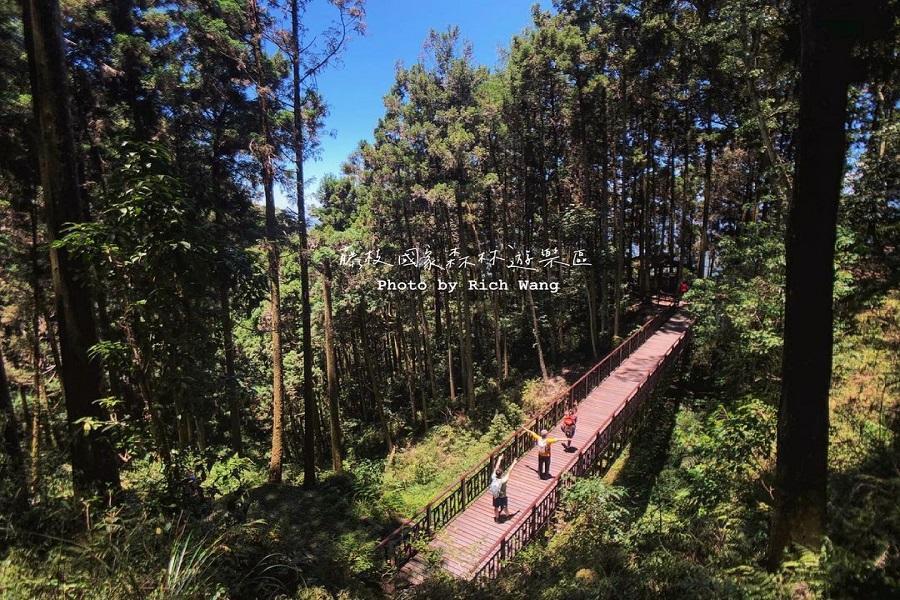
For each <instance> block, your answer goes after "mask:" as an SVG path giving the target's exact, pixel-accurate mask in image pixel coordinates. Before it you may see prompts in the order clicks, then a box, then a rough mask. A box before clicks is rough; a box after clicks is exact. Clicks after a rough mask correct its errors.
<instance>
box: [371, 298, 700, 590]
mask: <svg viewBox="0 0 900 600" xmlns="http://www.w3.org/2000/svg"><path fill="white" fill-rule="evenodd" d="M673 315H674V316H673ZM688 330H689V321H688V320H687V318H686V317H685V316H683V315H681V314H676V312H675V308H674V307H668V308H666V309H665V310H663V311H662V312H661V313H660V314H658V315H657V316H656V317H654V318H653V319H651V320H650V321H648V322H647V323H646V324H645V325H644V326H643V327H641V328H640V329H639V330H638V331H636V332H635V333H634V334H632V335H631V336H630V337H629V338H628V339H626V340H625V341H624V342H623V343H622V344H620V345H619V346H618V347H617V348H616V349H614V350H613V351H612V352H611V353H610V354H609V355H607V356H606V357H605V358H604V359H603V360H602V361H600V362H599V363H598V364H597V365H596V366H594V367H593V368H592V369H591V370H590V371H588V372H587V373H585V374H584V375H583V376H582V377H581V378H580V379H579V380H578V381H576V382H575V384H574V385H572V386H571V387H570V388H568V389H567V390H566V391H565V392H563V393H562V394H561V395H560V396H559V397H557V398H556V399H555V400H554V402H553V403H552V404H551V406H550V407H549V408H548V409H547V410H546V411H545V412H544V413H543V414H541V415H540V416H539V417H537V418H536V419H534V420H532V421H531V422H530V423H528V424H527V426H528V427H529V428H530V429H534V430H540V429H554V427H556V426H557V424H558V423H559V421H560V420H561V419H562V417H563V415H564V413H565V411H566V409H567V408H569V407H571V406H574V405H576V404H580V403H582V402H584V401H586V400H590V402H589V404H590V406H587V408H588V409H589V410H587V411H586V412H584V411H583V409H579V410H580V412H579V427H578V432H577V433H576V437H575V440H574V442H575V446H576V448H580V451H577V450H576V451H577V455H576V454H574V453H571V454H570V453H564V452H562V451H561V450H562V449H561V448H559V449H558V450H560V451H559V452H557V453H556V454H557V456H558V458H555V459H554V462H555V463H556V464H555V465H554V468H553V469H552V470H551V474H552V475H553V478H552V479H550V480H546V481H545V480H538V479H536V471H535V469H534V466H533V465H532V464H530V463H528V461H521V462H520V464H519V465H517V466H516V468H515V470H514V472H513V478H512V480H511V482H510V490H511V491H510V498H511V505H510V510H511V511H513V513H514V518H513V519H511V520H510V521H509V522H507V523H504V524H502V525H500V524H496V523H493V518H492V512H491V508H490V498H489V494H486V493H484V492H485V490H486V488H487V485H488V482H489V479H490V469H491V468H492V466H493V463H494V461H495V460H496V458H497V457H498V456H501V455H502V456H503V464H509V463H510V462H511V461H512V459H514V458H517V457H520V456H523V455H525V454H527V453H529V452H533V450H532V449H533V447H534V441H533V440H532V439H531V436H530V435H529V434H527V433H525V432H521V431H519V432H516V433H514V434H512V435H511V436H510V437H508V438H507V439H506V440H505V441H504V442H503V443H501V444H500V445H499V446H498V447H497V448H496V449H495V451H494V452H492V453H491V454H490V456H488V457H487V458H486V459H485V460H484V461H483V462H482V463H479V465H477V466H476V467H475V468H474V469H472V470H471V471H469V472H468V473H466V474H465V475H464V476H463V477H462V478H461V479H460V480H459V481H458V482H456V483H455V484H454V485H452V486H450V487H448V488H447V489H445V490H444V491H443V492H441V493H440V494H438V495H437V496H436V497H435V500H434V501H432V502H431V503H429V504H428V506H426V508H425V509H424V510H423V511H421V512H420V513H418V514H417V515H416V516H415V517H414V518H413V519H411V520H409V521H408V522H407V523H406V524H404V525H403V526H401V527H400V528H398V529H397V530H395V531H394V532H393V533H392V534H391V535H389V536H387V537H386V538H385V539H384V540H382V542H381V544H379V549H380V550H381V551H382V552H384V555H385V559H386V560H387V562H388V563H389V564H391V565H392V566H393V567H394V568H395V569H397V570H398V579H399V580H400V581H405V582H407V583H410V584H415V583H417V582H418V581H421V579H422V578H423V576H424V571H425V570H426V569H427V567H426V565H425V564H424V560H423V559H422V558H421V557H420V556H416V553H417V548H418V547H421V543H422V542H423V541H427V540H429V539H431V538H434V539H432V540H431V542H430V544H429V545H430V546H431V547H432V548H434V549H439V550H441V551H442V552H443V554H444V559H443V561H442V562H443V566H444V568H446V569H447V570H448V571H450V572H451V573H453V574H455V575H457V576H459V577H466V578H469V577H473V576H476V577H493V576H494V575H495V574H496V573H497V572H498V571H499V568H500V564H501V562H502V561H503V560H505V559H508V558H511V557H512V556H513V555H514V554H515V553H516V552H518V550H519V549H520V548H521V547H523V546H524V545H525V544H526V543H527V542H528V541H529V540H530V539H532V538H533V537H534V535H535V534H536V533H537V532H538V531H540V529H542V528H543V527H544V526H545V525H546V523H547V522H548V521H549V518H550V516H551V515H552V513H553V512H554V511H555V509H556V506H557V505H558V503H559V497H560V492H561V491H562V489H563V487H564V486H565V485H568V484H569V481H570V479H571V478H569V477H565V478H559V477H558V476H559V475H560V474H562V473H564V472H567V473H570V474H571V475H573V476H579V475H584V474H586V473H589V472H594V471H598V470H605V469H606V468H608V466H609V464H611V462H612V460H613V458H614V456H615V455H616V454H617V453H618V452H619V451H620V450H621V448H622V447H623V446H624V444H625V443H626V441H627V436H628V435H629V434H630V432H631V429H632V428H633V424H634V418H633V417H634V416H635V414H636V413H637V412H638V410H639V408H640V406H641V405H642V402H643V400H644V399H645V398H646V397H647V396H648V395H649V393H650V391H651V390H652V389H653V387H654V385H655V384H656V382H657V380H658V378H659V377H660V375H661V372H662V370H663V369H664V368H665V367H666V366H667V365H669V364H671V363H673V362H674V360H675V359H676V358H677V355H678V354H679V353H680V351H681V348H682V347H683V346H684V344H683V342H684V340H685V339H686V337H687V334H688ZM660 332H662V333H665V334H666V335H662V336H661V335H660ZM651 338H656V339H655V340H651ZM651 341H652V343H651ZM638 349H641V352H639V353H638V354H639V355H640V354H646V355H647V356H643V357H641V356H633V355H634V354H635V352H636V351H637V350H638ZM651 349H652V350H651ZM651 363H652V364H651ZM614 374H615V376H614V377H612V375H614ZM601 384H602V385H601ZM601 387H603V388H606V389H605V391H604V393H603V394H602V395H603V396H604V400H603V401H600V400H599V396H600V395H599V394H598V393H597V392H598V390H599V389H600V388H601ZM608 398H618V400H619V401H617V402H612V403H610V402H608V401H606V399H608ZM597 402H600V404H602V405H603V406H600V404H598V405H597V406H596V407H593V404H597ZM592 407H593V408H592ZM595 413H596V414H595ZM557 430H558V427H557ZM551 435H552V434H551ZM526 463H527V465H526ZM529 473H530V476H529ZM518 488H521V489H518ZM516 498H518V499H519V500H520V504H521V501H526V500H527V501H528V502H529V503H530V506H528V508H527V510H526V509H525V507H524V506H522V507H520V508H519V510H518V511H516V510H515V508H514V505H515V503H516ZM461 513H464V514H461ZM458 515H459V517H458V518H457V516H458ZM451 521H452V522H451ZM445 526H446V529H443V528H444V527H445ZM410 559H412V560H410Z"/></svg>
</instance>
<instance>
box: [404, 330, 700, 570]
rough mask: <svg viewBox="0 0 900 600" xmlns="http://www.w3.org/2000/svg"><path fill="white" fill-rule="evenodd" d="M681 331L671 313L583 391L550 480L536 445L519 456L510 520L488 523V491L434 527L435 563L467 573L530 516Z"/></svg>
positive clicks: (557, 433)
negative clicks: (543, 475)
mask: <svg viewBox="0 0 900 600" xmlns="http://www.w3.org/2000/svg"><path fill="white" fill-rule="evenodd" d="M686 331H687V318H686V317H685V316H684V315H683V314H681V313H676V315H675V316H673V317H672V318H671V319H670V320H669V321H667V322H666V323H664V324H663V325H662V326H660V327H659V329H657V330H656V332H654V333H653V335H651V337H650V338H649V339H648V340H647V341H645V342H644V344H642V345H641V346H640V347H639V348H637V349H635V351H634V352H633V353H632V354H631V356H629V357H628V358H626V359H625V360H624V361H623V362H622V364H621V365H619V367H618V368H617V369H615V370H614V371H613V372H612V373H611V374H610V375H609V376H608V377H606V378H605V379H603V380H602V381H601V382H600V384H599V385H598V386H597V387H595V388H594V389H593V390H591V391H590V392H589V393H588V394H587V397H586V398H585V399H584V400H583V401H582V402H581V403H580V404H579V407H578V417H579V418H578V426H577V427H576V430H575V436H574V437H573V439H572V446H573V447H574V448H575V449H576V451H574V452H565V451H564V448H563V446H562V444H554V448H553V451H552V455H551V461H550V473H551V475H552V477H551V478H549V479H539V478H538V477H537V462H538V461H537V446H535V447H533V448H531V449H530V450H529V451H528V452H527V453H525V455H524V456H522V457H521V458H520V459H519V461H518V463H516V465H515V467H513V469H512V472H511V475H510V480H509V483H508V484H507V495H508V497H509V511H510V513H511V514H512V517H511V518H509V519H508V520H506V521H504V522H502V523H497V522H495V521H494V518H493V516H494V512H493V504H492V500H491V495H490V492H488V491H485V492H484V493H483V494H481V495H480V496H479V498H477V499H476V500H474V501H473V502H472V503H471V504H470V505H469V506H468V507H467V508H466V510H464V511H463V512H462V513H460V514H459V515H457V516H456V517H455V518H453V519H452V520H451V521H450V522H449V523H448V524H447V525H446V526H445V527H444V528H443V529H441V530H439V531H438V532H437V533H436V534H435V537H434V538H433V539H432V540H431V541H430V543H429V546H430V547H431V548H432V549H435V550H439V551H441V552H442V559H441V560H442V562H441V567H442V568H444V569H446V570H447V571H448V572H450V573H452V574H454V575H455V576H457V577H470V576H472V575H473V574H474V571H475V569H477V568H478V567H479V566H480V565H481V564H482V562H483V561H484V560H485V559H486V558H487V555H488V553H489V552H490V551H491V550H492V548H493V547H494V546H495V545H496V544H497V543H498V542H499V541H500V540H501V539H502V538H503V537H504V536H506V535H507V534H508V533H510V532H511V531H513V530H514V529H515V528H516V527H517V526H518V525H519V523H521V522H522V521H523V520H524V519H526V518H528V517H529V516H530V508H531V506H532V504H534V503H535V502H536V501H537V500H539V499H540V498H543V496H544V495H545V494H546V493H547V492H548V491H549V490H550V489H551V488H552V487H553V486H554V485H555V483H556V482H555V480H556V477H557V476H558V475H559V474H560V473H562V472H564V471H566V470H567V469H569V468H570V467H571V466H572V465H573V464H574V463H575V461H577V460H578V451H577V450H578V449H579V448H582V447H585V446H586V445H587V444H588V443H589V442H590V441H591V440H592V439H593V438H594V436H595V435H596V434H598V433H599V432H601V431H602V430H603V429H604V428H605V427H608V426H609V424H610V423H611V422H612V417H613V416H614V415H616V414H617V413H618V412H619V411H621V410H622V409H623V408H624V407H625V405H626V402H627V400H628V398H630V397H631V395H632V394H633V393H634V392H635V390H637V389H638V387H639V386H640V385H641V384H642V383H644V382H645V381H646V380H647V379H648V378H649V377H650V376H651V375H652V374H653V372H654V371H655V370H656V368H657V367H658V366H659V365H660V363H661V361H662V360H663V359H664V358H665V356H666V355H667V353H668V352H669V351H670V350H671V349H672V348H673V347H675V346H676V345H677V344H678V343H679V341H680V340H681V338H682V337H683V336H684V335H685V334H686ZM550 435H551V437H558V438H563V437H564V436H563V434H562V431H561V423H557V424H556V425H555V426H554V427H553V428H552V429H551V430H550ZM416 558H417V557H413V559H412V560H410V561H409V562H407V564H406V565H404V567H403V568H402V569H401V571H400V577H401V578H403V579H405V580H406V581H407V582H408V583H410V584H415V583H417V582H418V581H421V579H422V577H424V571H425V566H424V565H423V564H422V563H421V561H418V560H416Z"/></svg>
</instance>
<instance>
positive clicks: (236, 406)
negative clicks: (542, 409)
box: [212, 138, 243, 454]
mask: <svg viewBox="0 0 900 600" xmlns="http://www.w3.org/2000/svg"><path fill="white" fill-rule="evenodd" d="M217 139H218V138H217ZM217 148H218V141H217V142H215V143H213V157H212V161H213V165H212V179H213V188H214V194H215V198H213V202H214V203H215V206H216V225H217V228H218V231H219V235H220V236H221V238H220V239H221V246H219V250H218V252H219V261H218V265H217V267H218V272H217V273H216V279H217V280H216V291H217V293H218V296H219V326H220V327H221V329H222V351H223V354H224V355H225V396H226V400H227V402H228V412H229V426H230V427H229V429H230V434H231V449H232V450H233V451H234V452H235V453H236V454H241V452H242V451H243V439H242V435H241V397H240V395H238V386H237V371H236V370H235V349H234V323H233V321H232V319H231V285H230V281H229V279H230V278H229V273H228V266H227V265H226V261H225V248H226V244H227V243H228V242H227V240H228V235H227V225H226V222H225V212H226V204H225V198H224V196H223V194H222V189H221V185H219V179H220V177H221V168H220V166H219V157H218V155H217Z"/></svg>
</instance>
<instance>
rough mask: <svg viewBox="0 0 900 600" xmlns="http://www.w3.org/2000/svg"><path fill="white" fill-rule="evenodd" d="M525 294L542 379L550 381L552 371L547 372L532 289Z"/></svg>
mask: <svg viewBox="0 0 900 600" xmlns="http://www.w3.org/2000/svg"><path fill="white" fill-rule="evenodd" d="M525 294H526V298H527V299H528V307H529V309H530V310H531V331H532V333H533V334H534V347H535V349H536V350H537V356H538V364H540V366H541V377H543V378H544V381H548V380H549V379H550V371H548V370H547V363H545V362H544V351H543V349H542V348H541V330H540V324H539V323H538V318H537V309H536V308H535V306H534V296H533V295H532V293H531V289H528V290H526V291H525Z"/></svg>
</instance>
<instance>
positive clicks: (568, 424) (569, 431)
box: [562, 408, 578, 450]
mask: <svg viewBox="0 0 900 600" xmlns="http://www.w3.org/2000/svg"><path fill="white" fill-rule="evenodd" d="M577 422H578V411H576V410H575V409H574V408H570V409H569V410H567V411H566V416H565V417H563V422H562V432H563V433H564V434H565V436H566V450H570V449H571V448H572V438H573V437H575V424H576V423H577Z"/></svg>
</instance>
